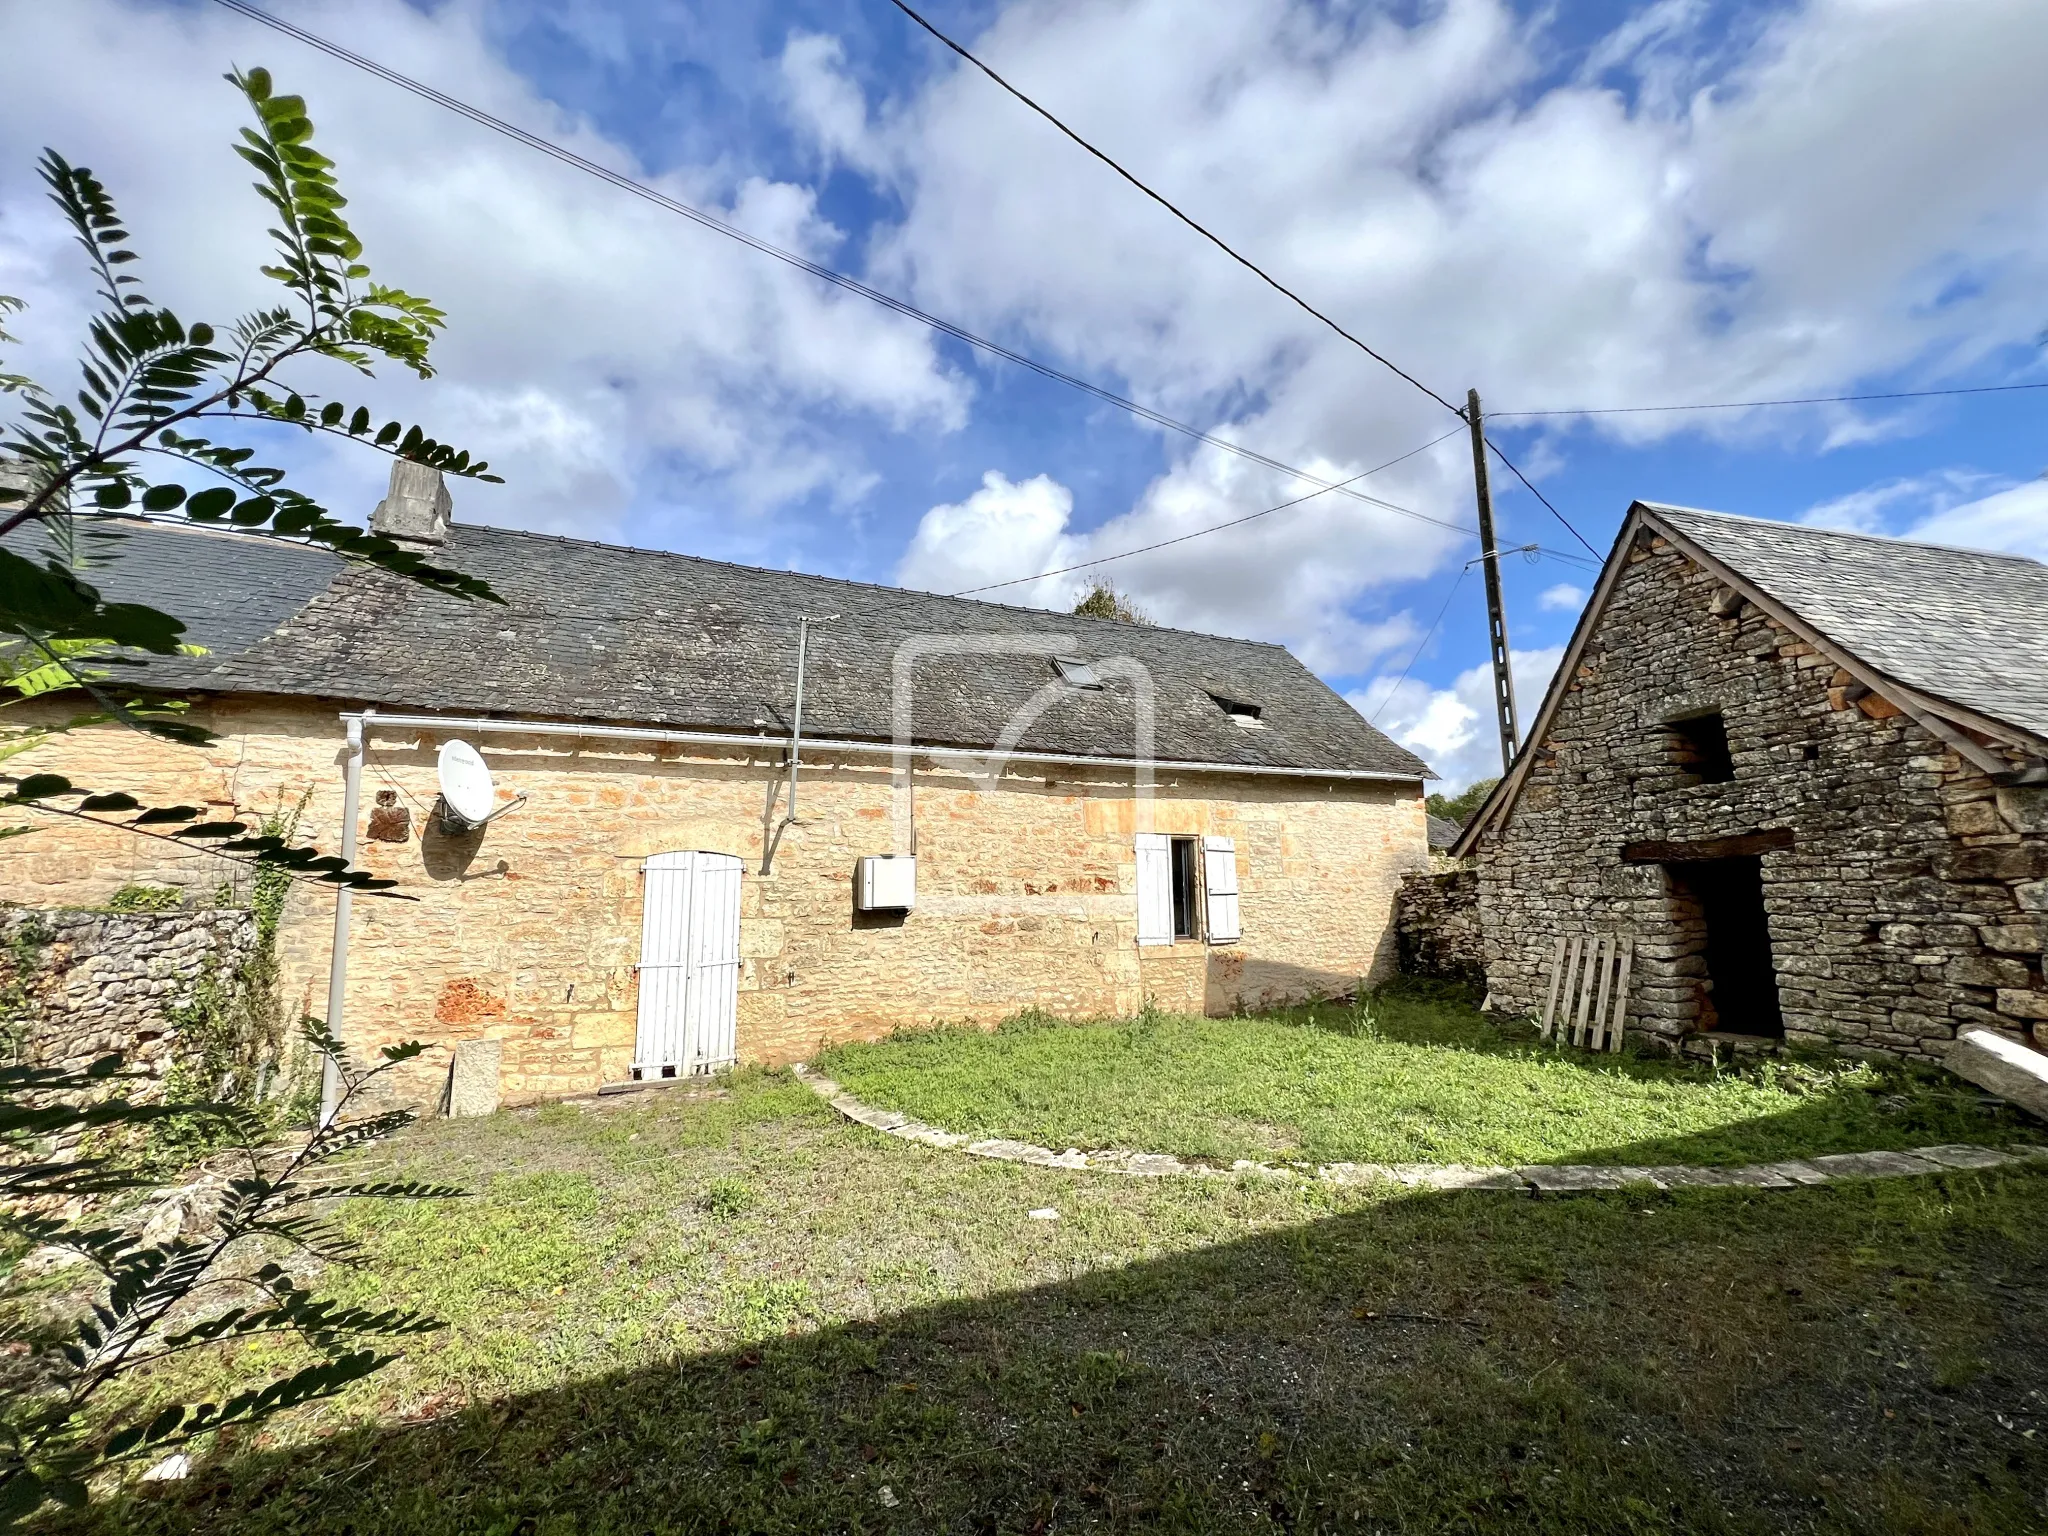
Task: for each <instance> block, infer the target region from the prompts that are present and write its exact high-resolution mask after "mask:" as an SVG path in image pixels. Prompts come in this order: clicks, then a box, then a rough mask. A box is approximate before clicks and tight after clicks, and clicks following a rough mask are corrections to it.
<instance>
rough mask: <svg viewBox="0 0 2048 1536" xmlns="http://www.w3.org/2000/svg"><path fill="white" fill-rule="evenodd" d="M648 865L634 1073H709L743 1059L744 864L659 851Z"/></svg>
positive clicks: (712, 855) (720, 855) (718, 856)
mask: <svg viewBox="0 0 2048 1536" xmlns="http://www.w3.org/2000/svg"><path fill="white" fill-rule="evenodd" d="M643 867H644V869H645V871H646V880H647V884H646V902H645V909H644V913H643V915H642V917H641V922H640V965H639V972H640V1016H639V1027H638V1030H637V1031H636V1034H635V1039H634V1044H633V1068H634V1071H635V1073H636V1075H638V1076H640V1077H665V1076H675V1077H681V1076H686V1075H688V1074H689V1073H692V1072H707V1071H711V1070H713V1069H715V1068H717V1067H721V1066H724V1065H726V1064H728V1063H729V1062H731V1061H732V1060H733V1058H734V1056H735V1055H736V1054H737V1051H736V1034H737V1030H736V1028H735V1026H736V1022H737V1019H736V1015H737V1004H738V1001H739V999H738V996H737V994H738V990H739V973H740V861H739V860H738V859H736V858H734V857H733V856H732V855H731V854H725V853H689V852H678V853H657V854H655V855H654V857H652V858H651V859H649V860H648V861H647V863H646V864H645V866H643Z"/></svg>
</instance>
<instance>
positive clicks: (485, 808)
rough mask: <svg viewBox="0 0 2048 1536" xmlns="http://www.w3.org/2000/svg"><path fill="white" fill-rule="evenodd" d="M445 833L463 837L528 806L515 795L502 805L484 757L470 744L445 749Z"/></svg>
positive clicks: (442, 770) (442, 771)
mask: <svg viewBox="0 0 2048 1536" xmlns="http://www.w3.org/2000/svg"><path fill="white" fill-rule="evenodd" d="M440 774H441V804H440V811H441V830H442V831H443V832H444V833H446V834H447V835H448V836H450V837H461V836H463V835H464V834H465V833H469V832H475V831H478V830H480V829H481V828H483V827H486V826H488V825H490V823H492V822H494V821H496V820H497V819H498V818H499V817H500V816H502V815H504V814H505V813H506V812H507V811H509V810H512V809H513V808H514V807H516V806H521V805H524V804H525V803H526V796H524V795H515V796H514V797H513V798H512V799H510V800H507V801H506V802H505V803H504V804H503V805H498V804H497V803H496V802H497V798H498V791H497V787H496V786H495V785H494V784H493V783H492V782H491V770H490V768H489V767H488V766H487V765H486V764H485V763H484V759H483V754H482V753H481V752H479V751H477V749H476V748H475V747H472V746H471V745H470V744H469V743H468V742H466V741H449V742H444V743H443V744H442V746H441V757H440Z"/></svg>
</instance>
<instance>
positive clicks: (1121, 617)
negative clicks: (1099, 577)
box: [1074, 581, 1152, 624]
mask: <svg viewBox="0 0 2048 1536" xmlns="http://www.w3.org/2000/svg"><path fill="white" fill-rule="evenodd" d="M1074 612H1076V613H1078V614H1080V615H1081V616H1082V617H1083V618H1087V619H1115V620H1116V621H1117V622H1118V623H1120V624H1150V623H1151V622H1152V616H1151V615H1150V614H1149V613H1147V612H1145V610H1144V609H1142V608H1140V607H1139V606H1138V605H1137V604H1136V603H1135V602H1133V601H1132V600H1131V597H1130V594H1128V593H1126V592H1119V591H1118V590H1117V589H1116V587H1115V586H1113V585H1112V584H1111V583H1109V582H1107V581H1097V582H1096V583H1095V585H1094V586H1092V587H1090V588H1089V589H1088V595H1087V596H1086V597H1084V598H1082V599H1081V601H1079V602H1078V603H1076V604H1074Z"/></svg>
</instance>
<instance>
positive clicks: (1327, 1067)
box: [818, 992, 2038, 1165]
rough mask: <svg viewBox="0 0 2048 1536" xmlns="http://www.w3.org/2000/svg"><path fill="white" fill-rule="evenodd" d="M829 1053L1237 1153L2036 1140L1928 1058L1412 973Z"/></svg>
mask: <svg viewBox="0 0 2048 1536" xmlns="http://www.w3.org/2000/svg"><path fill="white" fill-rule="evenodd" d="M818 1064H819V1066H820V1067H821V1069H822V1070H824V1071H826V1072H829V1073H830V1074H831V1075H832V1076H833V1077H835V1078H837V1079H838V1080H839V1081H840V1082H841V1083H843V1084H845V1086H846V1087H847V1088H849V1089H850V1090H851V1091H852V1092H854V1093H855V1094H856V1095H858V1096H859V1097H861V1098H862V1099H865V1100H867V1101H868V1102H869V1103H871V1104H875V1105H878V1106H881V1107H884V1108H888V1109H895V1110H901V1111H903V1112H904V1113H906V1114H909V1115H913V1116H915V1117H916V1118H918V1119H920V1120H924V1121H927V1122H930V1123H932V1124H935V1125H940V1126H944V1127H945V1128H946V1129H948V1130H954V1131H963V1132H967V1133H970V1134H973V1135H978V1136H1003V1137H1014V1138H1016V1139H1019V1140H1023V1141H1030V1142H1035V1143H1038V1144H1040V1145H1043V1146H1050V1147H1054V1148H1064V1147H1079V1148H1081V1149H1083V1150H1098V1149H1104V1148H1128V1149H1131V1150H1137V1151H1150V1152H1174V1153H1178V1154H1180V1155H1182V1156H1185V1157H1204V1158H1216V1159H1220V1160H1224V1161H1230V1160H1234V1159H1237V1158H1252V1159H1263V1158H1271V1157H1273V1156H1275V1155H1276V1154H1277V1155H1280V1156H1298V1157H1300V1158H1303V1159H1306V1160H1309V1161H1314V1162H1345V1161H1350V1162H1387V1163H1402V1162H1438V1163H1452V1162H1457V1163H1486V1164H1508V1165H1516V1164H1523V1163H1602V1164H1659V1163H1692V1164H1709V1165H1727V1164H1734V1163H1750V1162H1773V1161H1777V1160H1779V1159H1783V1158H1788V1157H1803V1156H1811V1155H1814V1154H1817V1153H1823V1152H1850V1151H1873V1150H1878V1149H1888V1148H1896V1147H1909V1146H1915V1145H1928V1144H1932V1143H1939V1142H1945V1141H1989V1142H1992V1143H1994V1144H2000V1145H2002V1144H2005V1143H2008V1142H2012V1141H2017V1140H2034V1139H2038V1138H2037V1133H2036V1131H2035V1129H2034V1128H2033V1127H2032V1125H2031V1123H2030V1122H2027V1121H2025V1120H2023V1119H2022V1118H2021V1117H2019V1116H2018V1115H2016V1114H2014V1113H2012V1112H2010V1111H2001V1110H1998V1109H1996V1108H1991V1107H1987V1106H1986V1104H1985V1103H1984V1101H1983V1098H1982V1096H1981V1095H1980V1094H1979V1093H1978V1092H1977V1091H1976V1090H1975V1089H1974V1088H1971V1087H1970V1086H1969V1085H1967V1084H1962V1083H1959V1082H1957V1081H1956V1080H1955V1079H1953V1078H1947V1077H1944V1076H1942V1075H1940V1074H1938V1073H1935V1072H1932V1071H1929V1070H1924V1069H1918V1068H1909V1067H1906V1066H1903V1065H1897V1064H1891V1063H1874V1062H1860V1061H1855V1060H1850V1059H1846V1058H1819V1057H1809V1058H1798V1059H1792V1060H1784V1061H1765V1062H1761V1063H1756V1064H1752V1065H1747V1066H1744V1067H1742V1068H1740V1069H1736V1068H1733V1067H1728V1068H1721V1069H1718V1070H1717V1069H1715V1068H1713V1067H1710V1066H1706V1065H1701V1064H1692V1063H1681V1062H1677V1061H1673V1060H1670V1059H1668V1058H1661V1057H1646V1056H1637V1055H1634V1054H1631V1053H1627V1052H1624V1053H1621V1054H1618V1055H1615V1054H1600V1053H1593V1052H1587V1051H1578V1050H1572V1049H1569V1048H1567V1047H1561V1046H1557V1045H1553V1044H1547V1043H1544V1042H1540V1041H1538V1040H1536V1039H1535V1038H1534V1037H1533V1031H1530V1030H1528V1029H1526V1028H1515V1027H1508V1028H1502V1027H1500V1026H1498V1025H1496V1024H1494V1023H1493V1022H1491V1021H1489V1020H1487V1019H1486V1018H1485V1017H1483V1016H1482V1015H1481V1014H1479V1013H1478V1011H1477V1010H1476V1009H1474V1008H1472V1007H1471V1006H1470V1005H1469V1004H1465V1003H1462V1002H1458V1001H1455V1000H1452V999H1448V998H1444V997H1432V996H1427V995H1417V994H1413V993H1402V992H1388V993H1382V994H1381V995H1379V996H1377V997H1372V998H1368V999H1366V1000H1364V1001H1363V1002H1361V1003H1359V1004H1356V1005H1347V1004H1342V1003H1331V1004H1321V1005H1317V1006H1314V1007H1306V1008H1298V1009H1291V1010H1287V1011H1284V1012H1279V1013H1270V1014H1263V1015H1258V1016H1255V1017H1252V1018H1244V1019H1206V1018H1195V1017H1188V1016H1180V1015H1171V1014H1148V1015H1146V1016H1143V1017H1140V1018H1136V1019H1120V1020H1103V1021H1097V1022H1092V1023H1085V1024H1071V1023H1065V1022H1061V1021H1056V1020H1050V1019H1043V1018H1032V1017H1025V1018H1020V1019H1018V1020H1015V1021H1012V1022H1011V1023H1009V1024H1006V1025H1004V1026H1002V1027H1001V1028H999V1029H997V1030H994V1031H992V1032H991V1031H982V1030H974V1029H964V1028H963V1029H938V1030H922V1031H916V1032H906V1033H903V1034H899V1035H896V1036H893V1037H891V1038H890V1039H887V1040H883V1041H879V1042H875V1043H873V1044H865V1045H850V1046H844V1047H841V1048H839V1049H836V1050H832V1051H829V1052H826V1053H825V1054H824V1055H823V1056H822V1057H821V1058H820V1060H819V1063H818Z"/></svg>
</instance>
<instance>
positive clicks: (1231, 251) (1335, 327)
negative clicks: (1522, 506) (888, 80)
mask: <svg viewBox="0 0 2048 1536" xmlns="http://www.w3.org/2000/svg"><path fill="white" fill-rule="evenodd" d="M889 3H890V4H891V5H893V6H895V7H896V9H897V10H899V11H901V12H902V13H903V14H904V15H905V16H908V17H909V18H910V19H911V20H912V21H913V22H915V23H916V24H917V25H918V26H919V27H921V28H923V29H924V30H925V31H926V32H928V33H929V34H931V36H932V37H934V38H936V39H937V40H938V41H939V42H940V43H941V44H942V45H944V46H945V47H946V48H948V49H950V50H952V52H954V53H955V54H957V55H959V56H960V58H962V59H964V60H965V61H966V62H967V63H969V64H971V65H973V66H974V67H975V68H976V69H978V70H979V71H981V73H982V74H984V75H986V76H988V78H989V79H990V80H993V81H994V82H995V83H996V84H997V85H998V86H1000V87H1001V88H1002V89H1003V90H1004V91H1006V92H1008V93H1009V94H1010V95H1011V96H1013V97H1015V98H1016V99H1017V100H1018V101H1020V102H1022V103H1023V104H1024V105H1025V106H1026V107H1029V108H1030V109H1031V110H1032V111H1033V112H1035V113H1037V114H1038V115H1039V116H1040V117H1042V118H1044V119H1045V120H1046V121H1047V122H1048V123H1050V124H1052V126H1053V127H1054V128H1056V129H1058V130H1059V132H1060V133H1061V134H1063V135H1064V136H1065V137H1066V138H1068V139H1070V140H1072V141H1073V142H1074V143H1075V144H1078V145H1079V146H1080V147H1081V148H1082V149H1084V150H1086V151H1087V152H1088V153H1089V154H1090V155H1092V156H1094V157H1095V158H1096V159H1097V160H1099V161H1101V162H1102V163H1103V164H1104V165H1106V166H1108V167H1109V168H1110V169H1111V170H1112V171H1114V172H1115V173H1116V174H1117V175H1118V176H1120V177H1121V178H1122V179H1123V180H1124V181H1126V182H1128V183H1130V185H1132V186H1133V187H1136V188H1137V189H1138V190H1139V191H1140V192H1142V193H1144V194H1145V196H1146V197H1148V198H1150V199H1151V200H1152V201H1153V202H1155V203H1157V204H1158V205H1159V206H1160V207H1162V208H1164V209H1165V210H1166V211H1167V212H1168V213H1170V214H1172V215H1173V216H1174V217H1175V218H1176V219H1178V220H1180V222H1181V223H1183V224H1185V225H1186V226H1187V227H1188V228H1189V229H1191V230H1193V231H1194V232H1195V233H1196V234H1198V235H1200V236H1201V237H1202V238H1203V239H1204V240H1206V241H1208V242H1209V243H1210V244H1211V245H1213V246H1215V247H1216V249H1217V250H1219V251H1221V252H1223V254H1224V255H1226V256H1228V257H1229V258H1230V259H1231V260H1232V261H1234V262H1236V263H1237V264H1238V265H1239V266H1241V267H1243V268H1244V269H1245V270H1246V271H1247V272H1250V273H1251V274H1252V275H1253V276H1254V277H1256V278H1258V279H1259V281H1260V282H1262V283H1264V284H1265V285H1266V286H1267V287H1269V288H1271V289H1272V290H1273V291H1274V292H1275V293H1278V294H1280V295H1281V296H1282V297H1284V298H1286V299H1287V300H1288V301H1289V302H1291V303H1292V304H1294V305H1295V306H1296V307H1297V308H1298V309H1300V310H1301V311H1302V312H1303V313H1305V314H1308V315H1311V316H1313V317H1314V318H1315V319H1317V320H1320V321H1321V322H1322V323H1323V324H1324V325H1326V326H1328V327H1329V328H1330V329H1331V330H1332V331H1335V332H1336V333H1337V334H1338V335H1339V336H1341V337H1343V338H1344V339H1345V340H1346V341H1348V342H1350V343H1351V344H1352V345H1353V346H1354V347H1356V348H1358V349H1359V351H1361V352H1363V353H1364V354H1365V355H1366V356H1367V357H1369V358H1371V359H1372V360H1373V361H1374V362H1376V363H1378V364H1379V365H1380V366H1381V367H1383V368H1386V369H1387V370H1389V371H1390V372H1392V373H1394V374H1396V375H1397V376H1399V377H1400V378H1402V379H1405V380H1406V381H1407V382H1408V383H1410V384H1412V385H1414V386H1415V387H1416V388H1417V389H1419V390H1421V391H1422V392H1423V393H1424V394H1425V395H1427V396H1429V398H1430V399H1432V400H1434V401H1435V402H1436V403H1437V404H1438V405H1440V406H1442V407H1443V408H1444V409H1445V410H1447V411H1449V412H1450V413H1451V414H1452V415H1454V416H1456V417H1457V418H1458V419H1459V420H1461V421H1462V420H1464V419H1465V412H1464V411H1463V409H1461V408H1460V407H1458V406H1456V405H1453V404H1452V403H1451V402H1450V401H1449V400H1446V399H1445V398H1444V397H1443V396H1442V395H1440V394H1438V393H1437V392H1436V391H1435V390H1433V389H1431V388H1430V387H1429V386H1428V385H1427V384H1425V383H1423V382H1422V380H1420V379H1418V378H1417V377H1415V375H1414V374H1412V373H1410V372H1409V371H1408V370H1407V369H1405V368H1403V367H1402V366H1401V365H1400V364H1398V363H1396V362H1395V361H1394V360H1393V359H1392V358H1390V357H1388V356H1387V355H1386V354H1385V353H1383V352H1380V351H1378V350H1377V349H1375V348H1374V347H1372V346H1370V345H1368V344H1367V343H1366V342H1365V341H1363V340H1361V339H1360V338H1359V337H1358V336H1356V335H1354V334H1353V333H1352V332H1351V331H1349V330H1346V329H1345V328H1344V327H1343V326H1341V325H1339V324H1338V323H1337V322H1336V321H1335V320H1333V319H1332V318H1331V317H1330V316H1329V315H1327V314H1325V313H1324V312H1323V311H1322V310H1320V309H1317V308H1316V307H1315V305H1313V304H1311V303H1309V301H1308V300H1307V299H1304V298H1303V297H1302V296H1301V295H1300V294H1298V293H1296V292H1295V291H1294V290H1293V289H1292V288H1290V287H1288V286H1287V285H1286V284H1285V283H1283V282H1281V281H1280V279H1278V278H1277V277H1275V276H1273V274H1272V273H1270V272H1268V271H1267V270H1266V269H1265V268H1264V267H1262V266H1260V265H1259V264H1258V263H1257V262H1255V261H1253V260H1252V259H1251V258H1250V257H1249V256H1247V255H1245V254H1244V253H1243V252H1242V251H1240V250H1238V249H1237V248H1236V247H1235V246H1233V245H1231V244H1230V243H1229V242H1228V241H1226V240H1225V239H1224V238H1223V237H1222V236H1221V235H1218V234H1217V233H1216V232H1215V231H1214V230H1212V229H1210V228H1208V226H1206V225H1204V224H1202V223H1200V222H1198V221H1197V220H1195V219H1194V218H1192V217H1191V216H1190V215H1188V214H1187V213H1186V212H1184V211H1183V210H1182V209H1181V208H1179V207H1178V206H1177V205H1176V204H1174V203H1173V202H1172V201H1170V200H1169V199H1168V198H1166V197H1165V196H1164V195H1163V194H1161V193H1159V192H1156V191H1154V190H1153V189H1152V188H1151V187H1150V186H1148V185H1147V184H1146V183H1145V182H1143V181H1141V180H1139V179H1138V177H1137V176H1135V175H1133V174H1132V173H1131V172H1130V171H1128V170H1126V169H1125V168H1124V167H1123V166H1122V165H1121V164H1120V163H1119V162H1118V161H1117V160H1116V159H1114V158H1113V157H1112V156H1110V155H1109V154H1108V153H1106V152H1105V151H1103V150H1100V149H1098V148H1096V147H1095V145H1093V144H1091V143H1090V142H1089V141H1088V140H1087V139H1084V138H1082V137H1081V135H1080V134H1079V133H1077V132H1075V131H1074V130H1073V129H1072V128H1070V127H1068V126H1067V125H1066V123H1064V122H1062V121H1061V120H1060V119H1059V118H1058V117H1056V116H1054V115H1053V113H1052V112H1050V111H1049V110H1047V109H1046V108H1045V107H1043V106H1041V105H1040V104H1039V103H1038V102H1037V101H1036V100H1034V99H1033V98H1032V97H1030V96H1028V95H1026V94H1025V93H1024V92H1023V91H1021V90H1019V89H1018V88H1017V87H1016V86H1014V85H1012V84H1011V83H1010V82H1009V81H1008V80H1005V79H1004V78H1003V77H1002V76H1001V75H1000V74H998V73H997V72H996V71H995V70H993V69H991V68H990V67H989V66H988V65H987V64H985V63H983V62H982V61H981V60H980V59H978V58H976V57H975V55H974V54H973V53H972V52H971V51H969V50H968V49H967V48H966V47H964V46H963V45H962V44H960V43H958V42H955V41H954V40H953V39H952V38H951V37H948V36H947V35H946V34H945V33H944V32H941V31H940V30H939V29H938V28H937V27H935V26H933V25H932V23H931V22H930V21H928V20H926V19H925V18H924V17H923V16H922V15H920V14H919V13H918V11H917V10H916V9H915V8H914V7H912V6H910V5H909V4H907V3H906V0H889ZM1487 447H1489V448H1492V449H1493V451H1494V452H1495V453H1496V454H1500V461H1501V462H1502V463H1503V464H1506V465H1507V466H1508V468H1509V469H1510V470H1513V471H1514V476H1515V478H1516V479H1517V480H1519V481H1521V482H1522V484H1524V485H1526V486H1528V487H1529V489H1530V491H1531V492H1532V493H1534V495H1535V497H1536V499H1537V500H1538V501H1540V502H1542V503H1543V505H1544V506H1545V507H1547V508H1549V510H1550V515H1551V516H1553V517H1555V518H1556V519H1557V520H1558V521H1559V522H1560V523H1563V524H1564V526H1565V529H1566V530H1567V531H1568V532H1569V533H1570V534H1571V536H1572V537H1573V538H1575V539H1577V540H1578V541H1579V542H1580V543H1581V544H1585V546H1586V548H1587V549H1589V550H1593V546H1592V545H1591V544H1589V543H1587V542H1586V537H1585V535H1584V534H1582V533H1580V532H1579V530H1578V529H1576V528H1574V527H1572V525H1571V521H1570V520H1569V519H1568V518H1567V517H1566V516H1565V515H1564V514H1563V513H1562V512H1560V511H1558V510H1557V508H1556V506H1555V505H1553V504H1552V502H1551V500H1550V498H1549V497H1547V496H1545V495H1544V494H1543V493H1542V492H1541V491H1538V490H1537V489H1536V487H1535V486H1534V485H1530V483H1529V477H1528V476H1527V475H1525V474H1523V473H1522V472H1521V471H1520V470H1519V469H1515V466H1514V465H1513V463H1511V462H1510V461H1509V459H1508V457H1507V455H1506V454H1504V453H1501V451H1500V449H1499V447H1498V446H1496V445H1495V444H1494V443H1493V442H1492V441H1491V440H1490V439H1489V440H1488V441H1487ZM1593 553H1594V554H1595V555H1596V556H1597V555H1598V554H1599V551H1598V550H1593Z"/></svg>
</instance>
